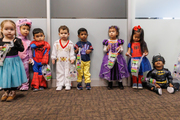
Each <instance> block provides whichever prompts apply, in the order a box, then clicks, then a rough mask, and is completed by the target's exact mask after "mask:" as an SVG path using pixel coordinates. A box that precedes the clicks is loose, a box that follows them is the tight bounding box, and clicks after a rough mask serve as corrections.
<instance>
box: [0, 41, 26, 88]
mask: <svg viewBox="0 0 180 120" xmlns="http://www.w3.org/2000/svg"><path fill="white" fill-rule="evenodd" d="M2 39H3V38H0V46H3V45H4V44H10V42H3V41H2ZM15 39H16V41H15V42H14V46H13V47H11V48H10V50H9V52H8V53H7V55H6V58H5V59H4V63H3V66H0V87H2V88H3V89H7V88H15V87H19V86H20V85H22V83H25V82H27V77H26V72H25V69H24V65H23V63H22V61H21V58H20V57H19V56H18V51H20V52H23V51H24V46H23V44H22V41H21V39H19V38H15Z"/></svg>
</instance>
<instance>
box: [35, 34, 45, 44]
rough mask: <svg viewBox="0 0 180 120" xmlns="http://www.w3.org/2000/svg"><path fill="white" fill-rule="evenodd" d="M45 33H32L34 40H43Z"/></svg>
mask: <svg viewBox="0 0 180 120" xmlns="http://www.w3.org/2000/svg"><path fill="white" fill-rule="evenodd" d="M44 38H45V35H44V34H43V33H37V34H35V35H34V40H35V41H37V42H41V41H44Z"/></svg>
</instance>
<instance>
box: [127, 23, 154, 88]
mask: <svg viewBox="0 0 180 120" xmlns="http://www.w3.org/2000/svg"><path fill="white" fill-rule="evenodd" d="M143 54H144V56H147V55H148V48H147V45H146V42H145V41H144V30H143V29H142V28H141V27H140V26H135V27H134V28H133V30H132V35H131V40H130V43H129V44H128V51H127V53H126V55H127V56H129V55H131V56H132V57H133V58H136V59H140V58H141V57H142V55H143ZM128 70H129V72H130V73H131V59H129V63H128ZM149 70H151V65H150V63H149V60H148V59H147V58H146V57H143V58H142V62H141V64H140V69H139V73H138V84H137V77H136V76H132V79H133V86H132V88H138V89H143V86H142V82H141V79H142V77H143V72H145V71H149Z"/></svg>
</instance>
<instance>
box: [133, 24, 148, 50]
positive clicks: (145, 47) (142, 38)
mask: <svg viewBox="0 0 180 120" xmlns="http://www.w3.org/2000/svg"><path fill="white" fill-rule="evenodd" d="M136 33H139V34H140V40H139V42H140V46H141V51H144V50H146V51H147V52H148V49H147V46H146V43H145V41H144V30H143V29H142V28H141V26H140V25H138V26H135V27H134V28H133V29H132V34H131V40H130V43H131V45H132V43H133V35H134V34H136Z"/></svg>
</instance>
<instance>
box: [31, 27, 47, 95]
mask: <svg viewBox="0 0 180 120" xmlns="http://www.w3.org/2000/svg"><path fill="white" fill-rule="evenodd" d="M33 36H34V37H33V38H34V41H32V42H31V45H30V46H31V48H32V49H33V50H34V51H33V71H34V75H33V79H32V82H31V86H32V88H33V91H34V92H36V91H38V90H44V88H46V87H47V83H46V80H45V78H44V77H43V76H42V66H43V65H47V64H48V61H49V53H50V45H49V43H48V42H46V41H44V39H45V35H44V32H43V30H42V29H41V28H35V29H34V30H33Z"/></svg>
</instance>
